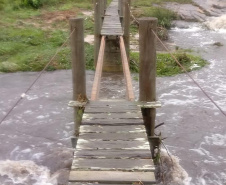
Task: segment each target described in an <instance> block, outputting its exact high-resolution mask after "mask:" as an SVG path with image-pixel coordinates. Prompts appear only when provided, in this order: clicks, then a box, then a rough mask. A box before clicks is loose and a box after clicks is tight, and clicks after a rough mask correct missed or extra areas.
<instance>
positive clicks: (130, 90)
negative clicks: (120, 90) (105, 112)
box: [119, 36, 135, 101]
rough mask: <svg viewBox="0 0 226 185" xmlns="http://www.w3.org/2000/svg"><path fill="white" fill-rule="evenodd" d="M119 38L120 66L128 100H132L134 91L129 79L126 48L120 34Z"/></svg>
mask: <svg viewBox="0 0 226 185" xmlns="http://www.w3.org/2000/svg"><path fill="white" fill-rule="evenodd" d="M119 38H120V50H121V57H122V66H123V71H124V76H125V80H126V90H127V95H128V99H129V101H134V99H135V96H134V92H133V85H132V79H131V74H130V69H129V63H128V58H127V55H126V48H125V44H124V40H123V37H122V36H120V37H119Z"/></svg>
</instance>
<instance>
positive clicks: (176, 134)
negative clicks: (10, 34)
mask: <svg viewBox="0 0 226 185" xmlns="http://www.w3.org/2000/svg"><path fill="white" fill-rule="evenodd" d="M183 25H184V26H183V28H180V27H178V26H177V27H175V28H173V29H172V30H171V31H170V38H171V42H173V43H175V45H177V46H179V47H181V48H184V49H192V50H193V51H195V52H196V53H198V54H199V55H201V56H202V57H203V58H205V59H206V60H208V61H209V63H210V64H209V65H207V66H206V67H204V68H203V69H201V70H199V71H194V72H192V73H191V75H192V76H193V77H194V79H195V80H196V81H197V82H198V83H199V84H200V85H201V86H202V87H203V88H204V89H205V91H206V92H207V93H208V94H209V95H210V96H211V97H212V98H213V99H214V100H215V101H216V102H217V103H218V105H219V106H220V107H221V108H222V109H223V110H224V111H225V112H226V57H225V56H226V32H225V30H224V29H223V28H216V30H207V29H206V27H203V25H202V24H198V23H183ZM215 42H221V43H222V44H223V46H221V47H218V46H214V45H213V44H214V43H215ZM36 76H37V73H14V74H0V118H2V117H3V116H4V115H5V114H6V111H8V109H9V108H10V107H11V106H12V105H13V103H14V102H15V101H16V100H17V99H18V98H19V96H20V95H21V94H22V93H23V92H24V91H25V90H26V88H27V87H28V86H29V85H30V84H31V82H32V81H33V80H34V78H35V77H36ZM134 76H136V75H134ZM93 77H94V72H93V71H87V93H88V95H89V96H90V91H91V86H92V81H93ZM133 85H134V90H135V93H136V96H137V98H138V82H137V81H136V80H134V81H133ZM157 94H158V99H159V100H160V101H161V102H162V105H163V106H162V108H160V109H158V112H157V123H161V122H164V123H165V125H164V126H162V127H161V128H159V129H158V131H161V133H162V135H163V136H164V137H167V139H166V140H165V145H166V146H167V148H168V150H169V151H170V153H171V155H173V156H175V157H176V158H177V159H178V160H176V161H177V162H178V163H180V166H179V165H178V164H177V165H175V164H174V168H173V172H172V174H171V176H169V178H170V179H169V181H172V183H171V184H189V185H190V184H191V185H193V184H194V185H218V184H219V185H224V184H225V183H226V158H225V156H226V117H225V116H223V114H221V113H220V112H219V110H218V109H217V108H216V107H215V106H214V105H213V104H212V103H211V102H210V101H209V100H208V99H207V98H206V97H205V95H204V94H203V93H202V92H201V91H200V89H199V88H197V87H196V86H195V84H194V83H193V82H192V81H191V80H190V79H189V78H188V77H187V76H186V75H185V74H182V75H177V76H175V77H163V78H157ZM100 96H101V97H102V98H111V99H117V98H124V97H125V87H124V78H123V76H122V75H121V74H114V75H112V74H104V76H103V78H102V84H101V94H100ZM71 97H72V85H71V71H55V72H49V73H45V74H44V75H43V76H42V77H41V79H40V80H39V81H38V83H37V84H36V85H35V86H34V87H33V88H32V90H31V91H30V92H29V94H28V95H27V96H26V97H25V98H24V99H23V101H22V102H21V103H20V104H19V105H18V106H17V107H16V109H15V110H14V111H13V112H12V114H11V115H10V116H9V117H8V118H7V119H6V120H5V121H4V122H3V124H2V125H0V184H3V185H13V184H17V185H31V184H34V185H56V184H65V183H66V181H67V176H68V168H69V167H70V165H71V160H72V151H73V150H72V149H71V143H70V136H71V135H72V130H73V114H72V109H71V108H68V107H67V103H68V102H69V101H70V100H71Z"/></svg>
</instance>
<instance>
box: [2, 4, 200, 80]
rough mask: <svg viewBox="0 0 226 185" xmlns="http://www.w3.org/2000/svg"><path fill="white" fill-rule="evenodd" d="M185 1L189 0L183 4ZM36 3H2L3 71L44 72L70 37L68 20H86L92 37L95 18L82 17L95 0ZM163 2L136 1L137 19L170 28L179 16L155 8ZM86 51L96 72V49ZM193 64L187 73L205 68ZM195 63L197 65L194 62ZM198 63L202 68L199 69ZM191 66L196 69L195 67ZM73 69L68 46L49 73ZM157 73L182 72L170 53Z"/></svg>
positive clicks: (88, 63) (162, 56)
mask: <svg viewBox="0 0 226 185" xmlns="http://www.w3.org/2000/svg"><path fill="white" fill-rule="evenodd" d="M174 1H177V0H174ZM185 1H186V2H188V1H189V0H184V1H183V2H185ZM21 2H24V3H25V2H26V3H27V4H26V3H25V4H24V3H21ZM28 2H30V3H28ZM33 2H36V3H39V4H32V3H31V0H26V1H25V0H24V1H21V0H15V1H11V2H10V3H8V1H7V0H0V13H1V19H0V27H1V29H0V72H16V71H40V70H42V69H43V67H44V66H45V65H46V63H48V62H49V61H50V59H51V58H52V56H53V55H54V54H55V52H56V51H57V49H58V48H59V47H60V46H61V45H62V44H63V43H64V41H65V40H66V38H67V37H68V36H69V31H68V30H69V29H68V27H69V25H68V19H69V17H76V16H84V17H86V19H85V35H88V34H93V28H94V22H93V17H92V16H91V17H89V16H85V15H84V14H83V12H87V11H90V10H92V7H93V5H92V1H90V0H76V1H73V0H49V1H47V0H35V1H33ZM109 2H110V1H109ZM180 2H182V1H180ZM161 3H162V1H160V0H159V1H158V0H133V11H134V13H135V14H136V16H137V17H141V16H154V17H157V18H158V19H159V20H160V21H159V25H161V26H164V27H170V24H171V21H172V20H173V19H175V18H176V15H175V14H174V13H172V12H170V11H166V10H165V9H162V8H160V7H155V6H153V4H158V5H161ZM131 30H132V31H133V32H137V28H134V25H132V26H131ZM85 50H86V52H85V54H86V68H87V69H94V66H93V50H94V47H93V46H92V45H90V44H88V43H86V44H85ZM189 57H190V55H189ZM191 57H192V56H191ZM131 58H132V59H133V60H134V61H138V54H136V53H132V57H131ZM191 61H192V62H191ZM191 61H190V64H188V71H189V69H190V70H191V69H192V70H194V69H199V68H200V67H202V66H203V65H204V63H201V61H202V60H201V59H200V58H198V57H194V58H192V59H191ZM194 61H197V62H196V63H194ZM196 64H197V66H200V67H197V66H196ZM186 65H187V64H186ZM192 66H195V67H193V68H192ZM70 68H71V62H70V47H69V44H67V45H66V46H65V47H63V48H62V49H61V50H60V52H59V54H58V55H57V57H56V58H55V59H54V61H53V62H52V63H51V65H50V66H49V67H48V68H47V70H48V71H52V70H57V69H70ZM131 68H132V70H133V72H136V71H137V70H138V69H137V68H136V65H133V66H132V67H131ZM157 70H158V74H159V75H160V76H162V75H174V74H178V73H181V71H180V70H179V69H177V67H176V66H175V65H174V64H173V62H172V61H171V59H170V57H169V56H167V54H159V55H158V67H157Z"/></svg>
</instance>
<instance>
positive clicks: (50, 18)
mask: <svg viewBox="0 0 226 185" xmlns="http://www.w3.org/2000/svg"><path fill="white" fill-rule="evenodd" d="M21 2H22V1H15V2H14V3H12V4H9V3H5V2H3V1H2V0H0V4H1V6H0V7H1V12H0V13H1V19H0V26H1V29H0V71H2V72H16V71H40V70H42V69H43V67H44V65H45V64H46V63H48V61H49V60H50V59H51V57H52V56H53V55H54V54H55V52H56V51H57V49H58V48H59V47H60V46H61V45H62V44H63V43H64V41H65V40H66V38H67V37H68V35H69V31H68V30H69V29H68V28H69V25H68V18H69V17H71V16H74V17H75V16H77V15H79V16H84V15H83V14H82V11H87V10H91V9H92V2H90V1H89V0H85V1H84V0H81V1H80V0H76V1H69V0H65V1H58V0H50V1H48V2H47V1H46V2H45V3H44V1H43V4H41V5H40V7H41V8H36V7H33V6H28V5H26V6H25V5H24V4H22V3H21ZM59 2H60V3H59ZM93 24H94V23H93V20H92V18H87V19H86V21H85V30H86V32H85V34H90V33H92V30H93ZM92 48H93V46H90V45H88V44H86V51H87V52H86V53H88V54H89V53H90V50H93V49H92ZM89 55H90V54H89ZM87 58H88V61H87V68H88V69H93V66H92V64H91V63H92V57H91V56H87ZM70 67H71V64H70V47H69V44H67V45H66V46H65V47H64V48H63V49H62V50H61V51H60V52H59V54H58V55H57V57H56V58H55V60H54V61H53V62H52V64H51V65H50V66H49V67H48V68H47V70H56V69H69V68H70Z"/></svg>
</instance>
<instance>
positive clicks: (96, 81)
mask: <svg viewBox="0 0 226 185" xmlns="http://www.w3.org/2000/svg"><path fill="white" fill-rule="evenodd" d="M104 51H105V36H103V37H102V39H101V45H100V51H99V56H98V60H97V66H96V72H95V77H94V82H93V88H92V93H91V100H97V99H98V96H99V90H100V80H101V76H102V69H103V63H104Z"/></svg>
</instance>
